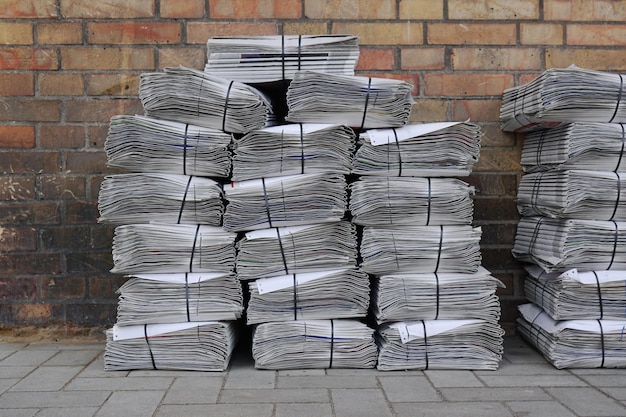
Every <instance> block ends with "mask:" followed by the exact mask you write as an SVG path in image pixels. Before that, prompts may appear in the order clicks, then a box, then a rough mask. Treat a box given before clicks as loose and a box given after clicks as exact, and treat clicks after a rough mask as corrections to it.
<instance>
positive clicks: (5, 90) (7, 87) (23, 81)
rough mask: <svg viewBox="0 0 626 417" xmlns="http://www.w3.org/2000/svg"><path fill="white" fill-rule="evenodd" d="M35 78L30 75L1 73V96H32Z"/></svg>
mask: <svg viewBox="0 0 626 417" xmlns="http://www.w3.org/2000/svg"><path fill="white" fill-rule="evenodd" d="M34 94H35V78H34V76H33V74H29V73H0V96H32V95H34Z"/></svg>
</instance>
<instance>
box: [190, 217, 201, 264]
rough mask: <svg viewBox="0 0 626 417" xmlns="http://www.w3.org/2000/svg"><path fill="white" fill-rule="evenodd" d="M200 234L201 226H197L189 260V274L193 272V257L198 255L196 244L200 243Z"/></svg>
mask: <svg viewBox="0 0 626 417" xmlns="http://www.w3.org/2000/svg"><path fill="white" fill-rule="evenodd" d="M198 232H200V225H197V226H196V234H195V236H194V237H193V246H192V247H191V257H190V258H189V272H193V256H194V255H195V253H196V242H197V241H198Z"/></svg>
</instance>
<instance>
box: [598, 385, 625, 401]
mask: <svg viewBox="0 0 626 417" xmlns="http://www.w3.org/2000/svg"><path fill="white" fill-rule="evenodd" d="M598 389H599V390H600V391H602V392H603V393H605V394H606V395H608V396H609V397H611V398H613V399H615V400H618V401H626V387H598Z"/></svg>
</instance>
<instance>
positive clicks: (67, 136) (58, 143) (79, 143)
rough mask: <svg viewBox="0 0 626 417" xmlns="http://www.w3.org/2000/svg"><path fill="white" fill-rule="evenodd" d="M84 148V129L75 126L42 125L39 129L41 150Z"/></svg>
mask: <svg viewBox="0 0 626 417" xmlns="http://www.w3.org/2000/svg"><path fill="white" fill-rule="evenodd" d="M84 146H85V127H84V126H76V125H69V126H68V125H42V126H41V127H40V128H39V147H41V148H52V149H60V148H61V149H62V148H69V149H75V148H82V147H84Z"/></svg>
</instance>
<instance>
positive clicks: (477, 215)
mask: <svg viewBox="0 0 626 417" xmlns="http://www.w3.org/2000/svg"><path fill="white" fill-rule="evenodd" d="M519 218H520V216H519V213H518V212H517V206H516V204H515V200H513V198H508V199H505V198H502V199H494V198H476V199H475V200H474V220H476V221H481V220H489V221H498V220H500V221H502V220H512V221H515V222H517V221H519Z"/></svg>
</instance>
